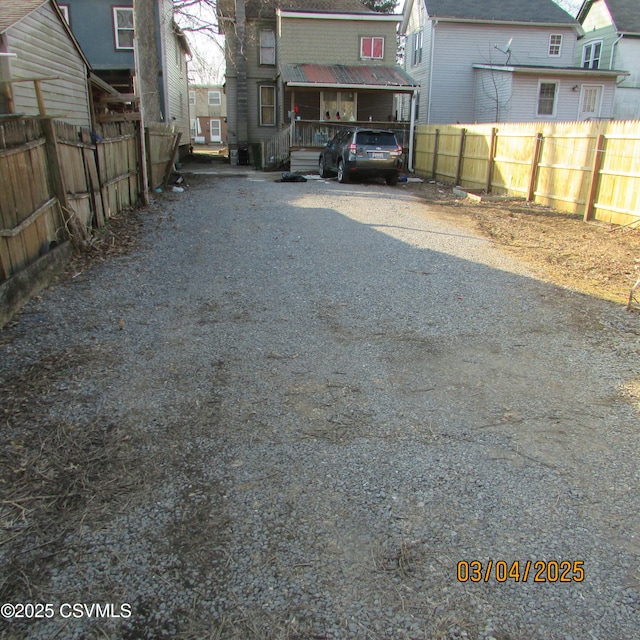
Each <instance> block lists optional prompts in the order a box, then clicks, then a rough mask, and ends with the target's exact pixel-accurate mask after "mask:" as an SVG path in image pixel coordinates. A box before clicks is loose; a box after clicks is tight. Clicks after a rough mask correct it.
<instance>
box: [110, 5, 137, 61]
mask: <svg viewBox="0 0 640 640" xmlns="http://www.w3.org/2000/svg"><path fill="white" fill-rule="evenodd" d="M111 10H112V16H113V37H114V43H115V47H116V51H133V50H134V45H131V46H130V47H121V46H120V40H119V38H118V32H119V31H131V33H132V34H133V33H134V30H135V23H133V7H122V6H121V7H111ZM118 11H131V21H132V23H133V25H134V26H132V27H131V28H129V27H121V28H118Z"/></svg>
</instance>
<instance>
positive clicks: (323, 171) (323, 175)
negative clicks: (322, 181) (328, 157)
mask: <svg viewBox="0 0 640 640" xmlns="http://www.w3.org/2000/svg"><path fill="white" fill-rule="evenodd" d="M318 170H319V173H320V177H321V178H328V177H329V172H328V171H327V167H326V165H325V160H324V156H320V162H319V163H318Z"/></svg>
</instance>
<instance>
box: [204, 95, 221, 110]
mask: <svg viewBox="0 0 640 640" xmlns="http://www.w3.org/2000/svg"><path fill="white" fill-rule="evenodd" d="M207 104H208V105H209V106H210V107H219V106H220V105H221V104H222V99H221V97H220V92H219V91H209V97H208V99H207Z"/></svg>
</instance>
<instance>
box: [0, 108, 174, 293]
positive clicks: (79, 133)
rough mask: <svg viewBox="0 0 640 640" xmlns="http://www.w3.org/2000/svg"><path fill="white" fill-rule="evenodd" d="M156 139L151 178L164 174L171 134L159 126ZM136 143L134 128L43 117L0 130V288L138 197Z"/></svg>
mask: <svg viewBox="0 0 640 640" xmlns="http://www.w3.org/2000/svg"><path fill="white" fill-rule="evenodd" d="M156 129H157V128H156ZM169 131H170V132H171V133H170V135H169ZM161 139H162V141H163V144H161V145H150V146H149V147H148V148H147V162H148V165H149V166H152V167H154V172H155V174H156V178H155V179H158V176H160V175H161V176H163V177H164V176H167V175H168V174H169V172H170V170H171V169H172V167H173V162H174V157H175V150H176V149H177V144H178V140H179V135H178V134H175V132H173V128H167V127H166V126H163V127H162V137H161ZM141 143H142V139H141V135H140V127H139V123H138V122H117V123H108V124H103V125H99V127H98V128H97V130H96V131H95V132H89V131H88V130H86V129H78V128H76V127H73V126H71V125H68V124H65V123H62V122H57V121H53V120H51V119H48V118H33V119H25V120H17V121H11V122H7V123H4V124H0V283H2V282H4V281H5V280H8V279H9V278H11V277H12V276H13V275H15V274H17V273H19V272H20V271H22V270H23V269H24V268H26V267H27V266H29V265H30V264H32V263H34V262H35V261H36V260H38V258H39V257H40V256H42V255H43V254H45V253H47V252H48V251H49V249H50V248H51V247H52V246H55V245H56V244H60V243H61V242H63V241H65V240H67V239H69V237H70V236H72V235H81V236H82V235H86V234H87V230H88V229H90V228H91V227H96V228H100V227H102V226H103V225H104V223H105V221H106V220H108V219H109V218H110V217H111V216H113V215H116V214H118V213H120V212H121V211H123V210H125V209H129V208H132V207H135V206H136V205H137V204H138V202H139V200H140V198H141V195H142V193H143V189H142V176H143V175H144V172H143V171H141V167H142V162H143V160H142V144H141ZM169 147H170V151H168V150H167V149H169ZM151 185H152V186H154V185H155V183H151Z"/></svg>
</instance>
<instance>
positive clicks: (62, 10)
mask: <svg viewBox="0 0 640 640" xmlns="http://www.w3.org/2000/svg"><path fill="white" fill-rule="evenodd" d="M58 9H60V13H61V14H62V15H63V16H64V19H65V21H66V23H67V24H71V23H70V22H69V5H68V4H59V5H58Z"/></svg>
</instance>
